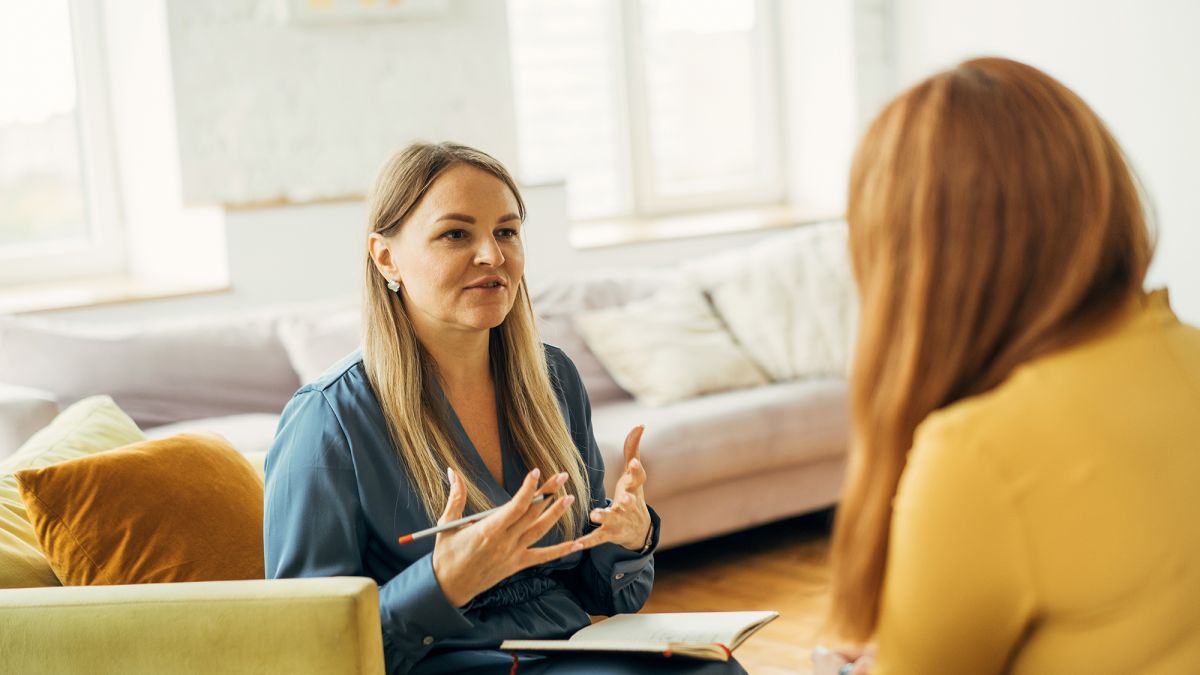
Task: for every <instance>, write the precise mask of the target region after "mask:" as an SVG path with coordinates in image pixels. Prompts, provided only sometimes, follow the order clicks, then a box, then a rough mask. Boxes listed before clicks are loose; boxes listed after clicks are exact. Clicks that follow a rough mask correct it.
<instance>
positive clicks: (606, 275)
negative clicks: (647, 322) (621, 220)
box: [530, 269, 671, 405]
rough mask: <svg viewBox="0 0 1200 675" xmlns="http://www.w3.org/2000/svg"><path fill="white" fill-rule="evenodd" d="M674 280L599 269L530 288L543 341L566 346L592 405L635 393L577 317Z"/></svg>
mask: <svg viewBox="0 0 1200 675" xmlns="http://www.w3.org/2000/svg"><path fill="white" fill-rule="evenodd" d="M670 279H671V275H670V274H669V273H666V272H662V271H659V270H619V269H614V270H598V271H593V272H591V273H590V274H581V275H578V276H574V277H572V278H571V279H560V280H555V281H554V282H553V283H550V284H547V285H545V286H543V287H541V288H537V289H533V290H531V295H530V302H531V304H532V305H533V311H534V314H535V315H536V316H537V322H538V332H539V333H540V334H541V338H542V341H543V342H545V343H547V344H551V345H554V346H555V347H558V348H559V349H561V350H563V352H565V353H566V355H567V356H568V357H569V358H570V359H571V361H572V362H573V363H574V364H575V367H576V368H577V369H578V370H579V377H580V379H582V380H583V388H584V389H585V390H586V391H587V393H588V399H589V400H590V401H591V402H592V404H593V405H596V404H598V403H605V402H607V401H616V400H627V399H629V398H630V396H629V392H628V391H626V390H625V389H623V388H622V387H621V385H619V384H617V381H616V380H615V379H613V377H612V375H611V374H609V372H608V370H607V369H606V368H605V367H604V364H602V363H601V362H600V360H599V359H598V358H596V354H595V353H594V352H593V351H592V350H591V348H589V347H588V345H587V342H586V341H585V340H584V339H583V336H581V335H580V334H579V331H578V330H576V328H575V317H576V316H577V315H578V314H580V313H583V312H588V311H591V310H597V309H605V308H609V307H617V306H619V305H624V304H627V303H630V302H634V301H637V300H641V299H643V298H647V297H650V296H651V295H653V294H654V293H655V292H656V291H658V290H659V289H660V288H662V287H663V286H664V285H666V284H667V283H668V282H669V280H670Z"/></svg>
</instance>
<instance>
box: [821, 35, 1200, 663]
mask: <svg viewBox="0 0 1200 675" xmlns="http://www.w3.org/2000/svg"><path fill="white" fill-rule="evenodd" d="M847 219H848V220H849V223H850V248H851V255H852V259H853V265H854V272H855V275H856V278H857V282H858V289H859V296H860V300H861V309H862V317H861V323H860V328H859V335H858V346H857V351H856V356H855V359H856V361H855V365H854V375H853V381H852V408H853V419H854V423H853V424H854V447H853V455H852V460H851V465H850V471H849V476H848V482H847V485H846V491H845V497H844V500H843V502H842V505H841V508H840V510H839V513H838V520H837V524H836V529H835V533H834V539H833V565H834V569H833V573H834V576H833V605H832V619H833V624H834V627H835V628H836V629H837V630H838V632H839V633H840V635H841V637H842V638H844V639H846V640H850V641H852V642H854V643H857V644H861V643H864V642H874V646H873V647H871V648H869V649H868V650H867V651H866V652H837V651H830V650H828V649H824V648H818V649H817V650H816V651H815V652H814V655H813V658H814V662H815V663H816V665H817V673H818V674H823V673H864V672H868V671H869V672H872V673H874V674H875V675H885V674H887V675H890V674H892V673H921V674H925V673H998V672H1012V673H1053V674H1055V675H1062V674H1065V673H1089V674H1090V675H1096V674H1099V673H1134V672H1137V673H1197V672H1200V489H1198V488H1197V486H1198V485H1200V330H1197V329H1196V328H1194V327H1191V326H1188V325H1185V324H1182V323H1180V322H1179V320H1178V319H1176V318H1175V316H1174V315H1173V314H1172V312H1171V309H1170V307H1169V306H1168V304H1167V296H1166V292H1165V291H1159V292H1155V293H1150V294H1146V293H1144V292H1143V290H1142V285H1143V281H1144V277H1145V273H1146V268H1147V265H1148V264H1149V261H1150V257H1151V251H1152V246H1151V243H1150V237H1149V235H1148V233H1147V228H1146V223H1145V217H1144V211H1143V207H1142V204H1141V202H1140V200H1139V195H1138V189H1137V186H1136V184H1135V182H1134V179H1133V177H1132V175H1131V172H1130V169H1129V167H1128V166H1127V164H1126V161H1125V158H1124V156H1123V155H1122V152H1121V149H1120V148H1119V147H1118V145H1117V143H1116V142H1115V141H1114V140H1113V137H1112V136H1111V135H1110V134H1109V132H1108V131H1107V130H1106V129H1105V127H1104V125H1103V123H1101V121H1100V119H1099V118H1098V117H1097V116H1096V114H1095V113H1094V112H1093V111H1092V110H1091V109H1090V108H1088V106H1087V105H1086V104H1084V102H1083V101H1082V100H1080V99H1079V97H1078V96H1076V95H1075V94H1074V93H1072V92H1071V91H1070V90H1069V89H1067V88H1066V87H1065V86H1063V85H1062V84H1061V83H1059V82H1057V81H1056V80H1054V79H1053V78H1051V77H1050V76H1048V75H1046V74H1045V73H1043V72H1041V71H1039V70H1037V69H1035V68H1032V67H1030V66H1027V65H1024V64H1021V63H1016V62H1014V61H1009V60H1005V59H996V58H989V59H978V60H973V61H968V62H966V63H963V64H961V65H959V66H958V67H956V68H954V69H952V70H950V71H947V72H944V73H941V74H938V75H935V76H933V77H931V78H929V79H928V80H926V81H924V82H922V83H920V84H918V85H917V86H915V87H913V88H912V89H910V90H909V91H907V92H905V93H904V94H903V95H901V96H900V97H899V98H897V99H896V100H895V101H893V102H892V103H891V104H890V105H889V106H888V107H887V108H886V109H885V110H884V111H883V113H882V114H881V115H880V116H879V118H878V119H876V120H875V122H874V123H873V124H872V126H871V128H870V130H869V131H868V132H867V134H866V136H865V138H864V139H863V141H862V143H861V146H860V148H859V150H858V153H857V156H856V159H855V162H854V166H853V170H852V176H851V186H850V199H849V209H848V213H847ZM859 654H863V655H862V656H859ZM856 656H858V658H857V659H856V658H855V657H856Z"/></svg>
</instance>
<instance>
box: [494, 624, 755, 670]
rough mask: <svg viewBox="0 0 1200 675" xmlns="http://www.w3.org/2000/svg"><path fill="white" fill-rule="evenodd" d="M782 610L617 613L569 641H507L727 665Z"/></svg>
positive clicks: (535, 647) (508, 645)
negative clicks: (741, 646)
mask: <svg viewBox="0 0 1200 675" xmlns="http://www.w3.org/2000/svg"><path fill="white" fill-rule="evenodd" d="M778 616H779V612H679V613H671V614H618V615H617V616H614V617H611V618H608V619H605V620H603V621H600V622H597V623H594V624H592V625H590V626H588V627H586V628H583V629H581V630H579V631H578V632H576V633H575V634H574V635H572V636H571V638H570V639H569V640H505V641H504V642H503V643H501V645H500V649H508V650H512V651H531V652H542V651H580V652H587V651H596V652H643V653H657V654H663V655H664V656H689V657H692V658H697V659H707V660H709V661H728V660H729V658H730V656H731V654H732V652H733V650H735V649H737V648H738V645H740V644H742V643H743V642H745V641H746V638H748V637H750V636H751V635H753V634H754V633H756V632H757V631H758V629H760V628H762V627H763V626H765V625H767V624H768V623H770V622H772V621H774V620H775V619H776V618H777V617H778Z"/></svg>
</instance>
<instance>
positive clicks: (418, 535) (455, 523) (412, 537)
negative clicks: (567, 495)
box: [400, 494, 554, 544]
mask: <svg viewBox="0 0 1200 675" xmlns="http://www.w3.org/2000/svg"><path fill="white" fill-rule="evenodd" d="M553 496H554V495H548V494H540V495H538V496H536V497H534V498H533V499H532V500H530V502H529V503H530V504H536V503H538V502H540V501H542V500H543V499H545V498H547V497H553ZM502 508H504V505H503V504H501V505H500V506H496V507H493V508H490V509H488V510H486V511H480V512H479V513H472V514H471V515H469V516H465V517H463V518H459V519H458V520H452V521H450V522H448V523H446V524H444V525H436V526H434V527H427V528H425V529H424V530H421V531H420V532H413V533H412V534H406V535H404V536H403V537H400V543H401V544H411V543H412V542H414V541H416V540H417V539H423V538H425V537H428V536H429V535H431V534H437V533H438V532H445V531H446V530H453V529H454V528H456V527H462V526H463V525H466V524H467V523H473V522H475V521H477V520H483V519H484V518H487V517H488V516H489V515H491V514H492V513H493V512H495V511H499V510H500V509H502Z"/></svg>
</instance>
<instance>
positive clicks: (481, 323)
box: [370, 164, 525, 332]
mask: <svg viewBox="0 0 1200 675" xmlns="http://www.w3.org/2000/svg"><path fill="white" fill-rule="evenodd" d="M518 212H519V209H518V206H517V200H516V197H515V196H514V195H513V194H512V191H511V190H509V189H508V186H507V185H505V184H504V182H503V181H501V180H500V179H499V178H497V177H495V176H493V175H492V174H490V173H488V172H486V171H483V170H481V169H478V168H475V167H473V166H471V165H468V164H459V165H456V166H453V167H451V168H449V169H447V170H445V171H444V172H443V173H442V175H440V176H438V178H437V179H436V180H435V181H434V182H433V185H431V186H430V187H429V190H428V191H427V192H426V193H425V196H424V197H423V198H422V199H421V201H420V202H419V203H418V204H417V207H416V208H415V209H413V211H412V212H411V213H410V214H409V216H408V219H407V220H406V221H405V223H404V224H403V225H401V226H400V229H399V231H398V232H396V233H395V234H394V235H392V236H391V237H382V236H380V235H378V234H373V235H371V242H370V245H371V254H372V257H374V259H375V263H376V266H377V267H378V268H379V270H380V272H381V273H383V275H384V276H385V277H387V278H388V279H393V280H396V281H399V282H400V294H401V297H402V298H403V300H404V307H405V308H406V310H407V311H408V315H409V317H410V318H411V319H412V321H413V323H414V324H415V327H416V328H417V329H418V331H419V332H423V331H422V329H428V330H432V331H433V332H443V331H459V332H475V331H481V330H487V329H489V328H494V327H496V326H499V325H500V323H501V322H502V321H504V317H506V316H508V312H509V310H511V309H512V306H513V302H514V301H515V300H516V297H517V284H519V283H520V281H521V277H522V275H523V274H524V272H525V250H524V246H523V244H522V242H521V218H520V216H519V215H518Z"/></svg>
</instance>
